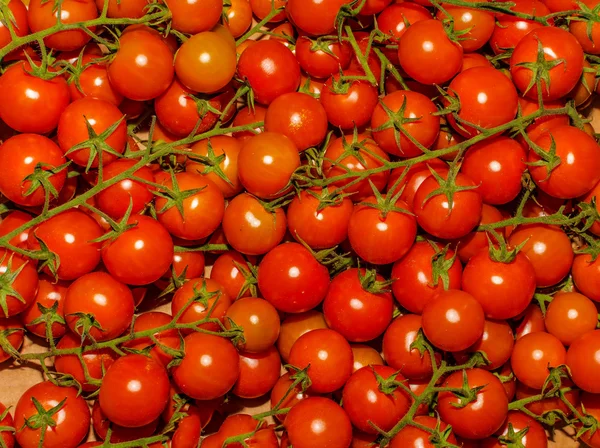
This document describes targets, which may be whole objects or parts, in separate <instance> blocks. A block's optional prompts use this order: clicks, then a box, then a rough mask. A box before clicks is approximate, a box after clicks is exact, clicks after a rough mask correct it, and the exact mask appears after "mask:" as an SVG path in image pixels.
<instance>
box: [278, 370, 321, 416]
mask: <svg viewBox="0 0 600 448" xmlns="http://www.w3.org/2000/svg"><path fill="white" fill-rule="evenodd" d="M293 382H294V381H293V380H292V379H290V374H289V373H285V374H283V375H281V377H280V378H279V379H278V380H277V382H276V383H275V385H274V386H273V389H271V400H270V402H271V408H273V407H275V405H277V403H279V402H280V401H281V400H283V401H281V405H280V409H285V408H291V407H293V406H295V405H296V404H298V403H299V402H300V401H302V400H304V399H306V398H308V397H311V396H313V395H311V394H310V393H309V392H308V391H302V387H301V386H300V385H296V386H295V387H293V388H292V387H291V386H292V384H293ZM290 388H291V392H290V393H289V394H287V396H286V393H287V391H288V390H289V389H290ZM286 415H287V414H280V415H276V416H275V418H277V420H279V421H284V420H285V417H286Z"/></svg>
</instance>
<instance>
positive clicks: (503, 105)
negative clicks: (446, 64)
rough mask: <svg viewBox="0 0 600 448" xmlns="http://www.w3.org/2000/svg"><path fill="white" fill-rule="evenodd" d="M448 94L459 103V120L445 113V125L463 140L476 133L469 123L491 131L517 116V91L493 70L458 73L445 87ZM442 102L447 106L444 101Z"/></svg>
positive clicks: (507, 80) (480, 69) (487, 68)
mask: <svg viewBox="0 0 600 448" xmlns="http://www.w3.org/2000/svg"><path fill="white" fill-rule="evenodd" d="M448 92H449V94H450V96H452V97H455V98H458V100H459V101H460V110H459V111H458V112H457V115H458V118H459V120H457V119H456V118H455V117H454V115H453V114H449V115H448V122H449V123H450V125H451V126H452V127H453V128H454V129H455V130H456V131H457V132H458V133H459V134H461V135H463V136H465V137H473V136H474V135H476V134H479V132H480V131H479V130H478V129H476V128H474V127H472V126H469V123H472V124H475V125H477V126H479V127H480V128H484V129H493V128H495V127H498V126H501V125H503V124H505V123H508V122H509V121H511V120H512V119H513V118H515V115H516V114H517V108H518V103H519V101H518V99H519V97H518V95H517V90H516V89H515V86H514V85H513V83H512V82H511V81H510V79H508V78H507V77H506V75H504V73H502V72H500V71H499V70H496V69H494V68H489V67H474V68H471V69H469V70H465V71H464V72H462V73H459V74H458V75H457V76H456V78H454V79H453V80H452V82H451V83H450V85H449V86H448ZM443 102H444V104H445V105H447V104H449V101H448V100H447V99H446V98H444V100H443Z"/></svg>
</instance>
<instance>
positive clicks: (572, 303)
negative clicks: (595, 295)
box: [545, 292, 598, 346]
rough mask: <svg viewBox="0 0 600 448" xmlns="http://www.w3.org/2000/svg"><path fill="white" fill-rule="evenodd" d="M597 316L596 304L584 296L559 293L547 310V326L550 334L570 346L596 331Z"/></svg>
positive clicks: (574, 293) (572, 293) (573, 293)
mask: <svg viewBox="0 0 600 448" xmlns="http://www.w3.org/2000/svg"><path fill="white" fill-rule="evenodd" d="M597 314H598V313H597V310H596V305H594V302H592V301H591V300H590V299H588V298H587V297H586V296H584V295H583V294H579V293H576V292H559V293H558V294H556V295H555V296H554V298H553V299H552V302H550V305H549V306H548V309H547V310H546V316H545V324H546V328H547V329H548V333H550V334H552V335H554V336H556V337H557V338H558V339H559V340H560V342H562V343H563V345H566V346H569V345H571V344H572V343H573V342H574V341H575V340H576V339H577V338H579V336H582V335H583V334H585V333H588V332H590V331H592V330H595V329H596V325H597V323H598V318H597Z"/></svg>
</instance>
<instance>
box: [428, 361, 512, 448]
mask: <svg viewBox="0 0 600 448" xmlns="http://www.w3.org/2000/svg"><path fill="white" fill-rule="evenodd" d="M463 372H464V373H463ZM463 374H466V378H467V383H468V385H469V387H470V388H473V387H478V386H483V388H482V389H481V390H480V391H479V392H478V393H477V395H478V398H477V400H475V401H472V402H471V403H469V404H467V405H466V406H465V407H456V406H453V403H456V404H458V403H459V398H458V397H457V396H455V395H454V394H453V393H451V392H442V393H440V395H439V398H438V412H439V414H440V417H441V419H442V420H443V421H444V422H446V423H448V424H449V425H451V426H452V429H453V430H454V433H455V434H456V435H459V436H461V437H464V438H465V439H483V438H485V437H489V436H491V435H492V434H494V433H495V432H496V431H497V430H498V429H500V428H501V426H502V424H503V423H504V420H505V418H506V415H507V413H508V399H507V398H506V393H505V392H504V387H503V386H502V383H501V382H500V380H499V379H498V378H496V377H495V376H494V375H492V374H491V373H490V372H487V371H485V370H482V369H468V370H464V371H459V372H454V373H453V374H451V375H450V376H449V377H448V378H447V379H446V381H445V382H444V386H445V387H458V388H461V387H462V386H463ZM479 396H481V398H479Z"/></svg>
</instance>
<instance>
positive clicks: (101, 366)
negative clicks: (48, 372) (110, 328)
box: [54, 332, 117, 392]
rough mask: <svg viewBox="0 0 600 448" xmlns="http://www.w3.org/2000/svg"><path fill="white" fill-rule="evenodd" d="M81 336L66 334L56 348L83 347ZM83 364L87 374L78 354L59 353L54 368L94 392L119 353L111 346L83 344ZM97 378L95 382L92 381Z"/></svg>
mask: <svg viewBox="0 0 600 448" xmlns="http://www.w3.org/2000/svg"><path fill="white" fill-rule="evenodd" d="M81 346H82V345H81V337H80V336H79V335H78V334H75V333H71V332H69V333H67V334H65V335H64V336H63V337H62V338H61V340H60V341H58V344H56V348H57V349H59V350H62V349H73V348H76V347H81ZM83 349H84V351H83V353H82V358H83V364H85V368H86V369H87V373H88V374H87V376H86V374H85V371H84V370H83V366H82V363H81V361H79V358H78V357H77V355H59V356H57V357H56V358H54V368H55V369H56V371H57V372H60V373H64V374H66V375H71V376H72V377H73V378H75V379H76V380H77V382H78V383H79V384H81V388H82V389H83V390H84V391H86V392H93V391H95V390H97V389H98V387H99V383H100V380H101V379H102V377H103V376H104V372H106V370H107V369H108V368H109V367H110V366H111V364H112V363H113V362H115V359H116V358H117V354H116V353H115V352H114V351H113V350H112V349H110V348H101V349H96V350H93V349H92V347H91V346H90V345H87V344H84V345H83ZM90 379H91V380H96V381H94V382H92V381H90Z"/></svg>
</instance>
